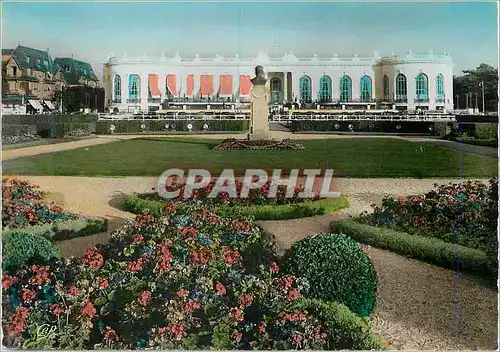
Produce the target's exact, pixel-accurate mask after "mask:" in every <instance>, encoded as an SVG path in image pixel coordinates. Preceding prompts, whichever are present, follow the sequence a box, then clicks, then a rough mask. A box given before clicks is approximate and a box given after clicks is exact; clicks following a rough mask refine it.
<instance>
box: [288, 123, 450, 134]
mask: <svg viewBox="0 0 500 352" xmlns="http://www.w3.org/2000/svg"><path fill="white" fill-rule="evenodd" d="M349 125H352V126H353V132H379V133H380V132H383V133H421V134H430V135H436V136H444V135H446V129H447V125H448V123H447V122H421V121H403V120H393V121H359V120H350V121H349V120H346V121H342V120H337V121H336V120H330V121H310V120H309V121H300V120H295V121H292V131H293V132H306V131H319V132H323V131H324V132H326V131H330V132H335V131H336V132H349ZM398 125H399V126H400V128H399V129H398ZM336 127H338V128H336Z"/></svg>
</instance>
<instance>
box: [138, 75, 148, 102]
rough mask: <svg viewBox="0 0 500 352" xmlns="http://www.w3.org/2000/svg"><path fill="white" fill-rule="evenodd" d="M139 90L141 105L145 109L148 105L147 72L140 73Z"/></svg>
mask: <svg viewBox="0 0 500 352" xmlns="http://www.w3.org/2000/svg"><path fill="white" fill-rule="evenodd" d="M140 77H141V91H140V98H141V105H142V107H143V109H147V106H148V96H149V89H148V87H149V77H148V74H147V73H146V74H141V75H140Z"/></svg>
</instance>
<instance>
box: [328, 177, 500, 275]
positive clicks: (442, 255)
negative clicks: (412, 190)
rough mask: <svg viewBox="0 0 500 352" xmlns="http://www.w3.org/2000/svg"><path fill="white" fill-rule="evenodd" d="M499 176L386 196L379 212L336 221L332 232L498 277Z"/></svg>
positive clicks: (404, 253) (374, 211) (411, 255)
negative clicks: (486, 179) (401, 195)
mask: <svg viewBox="0 0 500 352" xmlns="http://www.w3.org/2000/svg"><path fill="white" fill-rule="evenodd" d="M497 218H498V180H491V181H490V184H489V185H485V184H482V183H479V182H476V183H473V182H471V181H468V182H464V183H462V184H450V185H441V186H438V185H436V188H435V189H434V190H432V191H429V192H428V193H426V194H423V195H416V196H409V197H399V198H397V199H394V198H392V197H386V198H384V199H383V201H382V204H381V205H373V212H371V213H364V214H362V215H361V216H359V217H357V218H354V219H352V220H348V221H340V222H333V223H332V224H331V229H332V231H339V232H342V233H345V234H347V235H349V236H351V237H353V238H354V239H355V240H357V241H359V242H361V243H365V244H369V245H371V246H375V247H379V248H383V249H388V250H391V251H394V252H397V253H399V254H402V255H406V256H409V257H412V258H417V259H421V260H424V261H428V262H431V263H433V264H436V265H439V266H443V267H446V268H451V269H463V270H466V271H472V272H475V273H478V274H481V275H487V276H488V275H496V273H497V269H498V262H497V253H498V238H497V226H498V220H497Z"/></svg>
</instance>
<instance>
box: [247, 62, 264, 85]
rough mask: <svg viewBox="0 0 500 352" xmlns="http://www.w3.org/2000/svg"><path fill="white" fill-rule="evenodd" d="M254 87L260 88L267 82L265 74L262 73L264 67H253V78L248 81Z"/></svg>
mask: <svg viewBox="0 0 500 352" xmlns="http://www.w3.org/2000/svg"><path fill="white" fill-rule="evenodd" d="M250 81H251V82H252V84H253V85H254V86H262V85H265V84H266V82H267V78H266V74H265V73H264V67H262V66H260V65H259V66H257V67H255V77H254V78H252V79H251V80H250Z"/></svg>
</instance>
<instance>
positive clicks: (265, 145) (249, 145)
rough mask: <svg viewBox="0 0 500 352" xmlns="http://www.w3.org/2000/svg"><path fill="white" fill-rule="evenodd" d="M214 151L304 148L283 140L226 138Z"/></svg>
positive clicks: (288, 140)
mask: <svg viewBox="0 0 500 352" xmlns="http://www.w3.org/2000/svg"><path fill="white" fill-rule="evenodd" d="M214 149H215V150H244V149H250V150H300V149H304V146H302V145H301V144H298V143H294V142H292V141H291V140H290V139H284V140H282V141H274V140H258V141H251V140H241V139H235V138H228V139H226V140H223V141H222V142H221V143H220V144H219V145H216V146H215V147H214Z"/></svg>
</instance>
